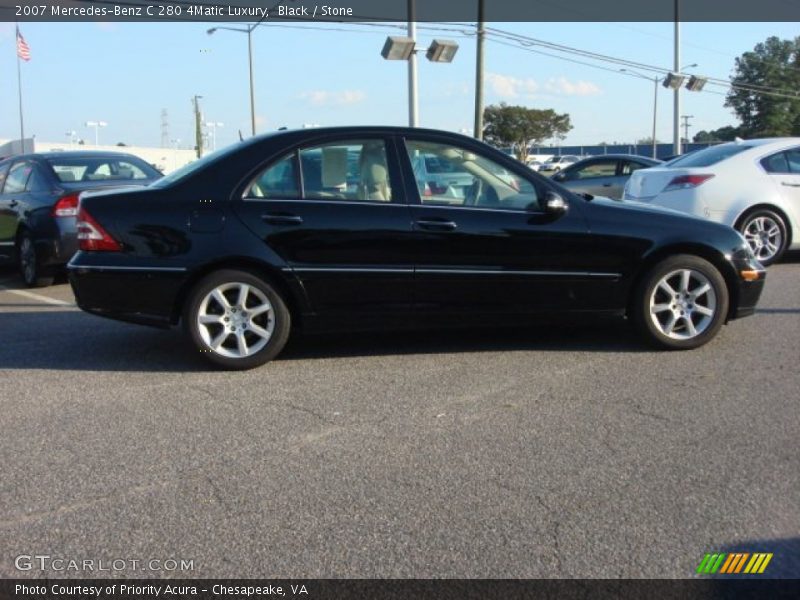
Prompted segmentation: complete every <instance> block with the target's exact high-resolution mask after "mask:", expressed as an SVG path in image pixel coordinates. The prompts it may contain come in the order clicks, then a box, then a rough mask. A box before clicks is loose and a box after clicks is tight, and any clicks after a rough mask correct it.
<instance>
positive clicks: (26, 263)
mask: <svg viewBox="0 0 800 600" xmlns="http://www.w3.org/2000/svg"><path fill="white" fill-rule="evenodd" d="M17 263H18V265H19V273H20V275H22V280H23V281H24V282H25V285H27V286H28V287H45V286H48V285H52V283H53V279H54V277H53V276H52V275H48V274H45V273H43V272H42V268H41V266H40V265H39V257H38V255H37V254H36V244H34V242H33V237H32V236H31V234H30V233H29V232H28V231H23V232H22V233H20V235H19V238H18V239H17Z"/></svg>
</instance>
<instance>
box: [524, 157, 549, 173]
mask: <svg viewBox="0 0 800 600" xmlns="http://www.w3.org/2000/svg"><path fill="white" fill-rule="evenodd" d="M525 164H526V165H528V167H530V169H531V170H532V171H541V169H542V166H543V165H544V163H543V162H542V161H540V160H535V159H533V158H529V159H528V160H527V161H526V162H525Z"/></svg>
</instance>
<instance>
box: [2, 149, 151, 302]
mask: <svg viewBox="0 0 800 600" xmlns="http://www.w3.org/2000/svg"><path fill="white" fill-rule="evenodd" d="M159 177H161V173H159V172H158V171H157V170H156V169H154V168H153V167H151V166H150V165H149V164H147V163H146V162H145V161H143V160H142V159H140V158H137V157H136V156H133V155H131V154H124V153H121V152H88V151H75V152H50V153H37V154H24V155H20V156H12V157H10V158H7V159H5V160H3V161H0V264H2V263H17V264H18V265H19V269H20V274H21V275H22V278H23V279H24V280H25V284H26V285H28V286H29V287H41V286H45V285H50V284H51V283H52V282H53V278H54V276H55V275H56V274H57V272H58V270H59V269H60V268H63V267H64V265H65V264H66V263H67V262H68V261H69V259H70V258H71V257H72V255H73V254H74V253H75V251H76V250H77V249H78V243H77V239H76V233H75V222H76V216H77V214H78V196H79V195H80V193H81V192H83V191H87V190H97V189H102V188H110V187H120V186H130V185H136V186H143V185H148V184H150V183H152V182H153V181H155V180H156V179H158V178H159Z"/></svg>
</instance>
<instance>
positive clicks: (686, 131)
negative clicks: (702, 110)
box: [681, 115, 694, 144]
mask: <svg viewBox="0 0 800 600" xmlns="http://www.w3.org/2000/svg"><path fill="white" fill-rule="evenodd" d="M681 119H683V132H684V133H683V139H685V140H686V143H687V144H688V143H689V119H694V115H683V116H681Z"/></svg>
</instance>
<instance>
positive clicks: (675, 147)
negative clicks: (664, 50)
mask: <svg viewBox="0 0 800 600" xmlns="http://www.w3.org/2000/svg"><path fill="white" fill-rule="evenodd" d="M679 5H680V0H675V72H676V73H680V70H681V24H680V13H679V8H680V6H679ZM674 94H675V100H674V107H673V115H672V153H673V154H675V155H678V154H680V153H681V88H680V86H678V87H676V88H675V92H674Z"/></svg>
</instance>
